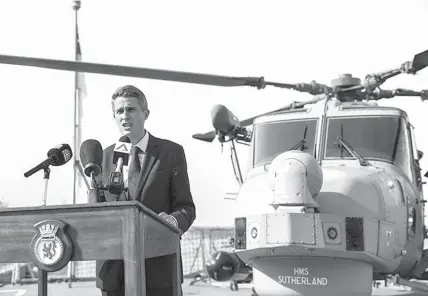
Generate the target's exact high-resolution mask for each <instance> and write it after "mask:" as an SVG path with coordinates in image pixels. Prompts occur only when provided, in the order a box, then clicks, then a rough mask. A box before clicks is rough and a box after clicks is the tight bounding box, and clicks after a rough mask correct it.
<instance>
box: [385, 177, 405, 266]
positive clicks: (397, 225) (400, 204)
mask: <svg viewBox="0 0 428 296" xmlns="http://www.w3.org/2000/svg"><path fill="white" fill-rule="evenodd" d="M395 184H396V186H395V189H396V190H398V194H394V195H390V196H385V200H384V202H385V210H386V223H385V224H384V225H383V227H382V226H381V230H380V231H381V233H379V235H380V237H379V239H380V242H379V243H380V245H379V247H380V249H379V255H380V256H381V257H385V258H388V259H392V258H393V257H396V256H397V255H398V254H399V253H400V252H401V250H403V249H404V248H405V246H406V241H407V225H406V223H404V222H405V221H407V202H406V195H405V193H404V190H403V185H402V184H401V182H400V181H399V180H395ZM382 228H383V229H382ZM382 253H383V254H382Z"/></svg>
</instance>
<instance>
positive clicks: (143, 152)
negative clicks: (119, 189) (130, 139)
mask: <svg viewBox="0 0 428 296" xmlns="http://www.w3.org/2000/svg"><path fill="white" fill-rule="evenodd" d="M148 144H149V133H148V132H147V131H146V133H145V135H144V137H143V138H141V140H140V141H138V143H137V144H135V146H138V148H140V151H139V152H138V159H139V160H140V166H142V165H143V163H144V157H145V156H146V152H147V145H148ZM130 164H131V157H129V162H128V165H124V166H123V170H122V176H123V182H124V184H125V187H128V171H129V165H130Z"/></svg>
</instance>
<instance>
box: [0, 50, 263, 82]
mask: <svg viewBox="0 0 428 296" xmlns="http://www.w3.org/2000/svg"><path fill="white" fill-rule="evenodd" d="M0 63H2V64H9V65H20V66H30V67H38V68H46V69H54V70H65V71H76V72H86V73H94V74H107V75H116V76H127V77H136V78H147V79H157V80H168V81H175V82H186V83H195V84H206V85H214V86H226V87H227V86H253V87H257V88H259V89H260V88H264V86H265V84H264V79H263V77H260V78H257V77H229V76H220V75H209V74H198V73H189V72H178V71H168V70H157V69H149V68H138V67H130V66H119V65H108V64H96V63H84V62H76V61H66V60H53V59H42V58H30V57H18V56H8V55H0Z"/></svg>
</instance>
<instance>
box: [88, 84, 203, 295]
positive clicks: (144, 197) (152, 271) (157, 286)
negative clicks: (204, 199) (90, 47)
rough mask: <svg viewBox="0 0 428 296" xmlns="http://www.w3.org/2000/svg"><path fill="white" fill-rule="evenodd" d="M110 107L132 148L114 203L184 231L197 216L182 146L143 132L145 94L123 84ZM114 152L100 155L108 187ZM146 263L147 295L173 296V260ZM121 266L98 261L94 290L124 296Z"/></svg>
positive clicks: (108, 198) (111, 198) (107, 197)
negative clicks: (130, 204) (133, 203)
mask: <svg viewBox="0 0 428 296" xmlns="http://www.w3.org/2000/svg"><path fill="white" fill-rule="evenodd" d="M112 108H113V116H114V118H115V120H116V124H117V126H118V129H119V131H120V133H121V134H123V135H126V136H128V137H129V139H130V140H131V144H132V149H131V155H130V157H129V165H128V166H124V167H123V177H124V182H125V187H128V193H127V196H126V195H125V194H122V195H121V196H120V197H118V199H119V200H125V199H129V200H138V201H140V202H141V203H142V204H143V205H144V206H146V207H148V208H149V209H151V210H152V211H154V212H156V213H157V214H159V216H160V217H162V218H163V219H165V220H167V221H168V222H170V223H172V224H173V225H175V226H177V227H178V228H180V229H181V230H182V231H183V232H186V231H187V230H188V229H189V227H190V226H191V225H192V223H193V221H194V220H195V218H196V214H195V205H194V203H193V199H192V194H191V192H190V185H189V178H188V174H187V164H186V157H185V153H184V150H183V147H182V146H180V145H179V144H177V143H174V142H172V141H168V140H164V139H160V138H157V137H155V136H153V135H152V134H150V133H148V132H147V131H146V130H145V128H144V123H145V121H146V120H147V118H148V116H149V109H148V105H147V100H146V97H145V95H144V93H143V92H142V91H141V90H139V89H138V88H136V87H134V86H132V85H127V86H124V87H120V88H119V89H117V90H116V92H115V93H114V94H113V96H112ZM113 149H114V145H111V146H109V147H108V148H106V149H105V150H104V156H103V163H102V169H103V173H102V181H103V184H107V181H108V178H109V176H110V173H111V172H112V171H114V169H115V165H114V164H113ZM116 199H117V196H113V195H112V194H110V193H109V192H108V191H106V192H105V200H106V201H109V202H110V201H115V200H116ZM180 261H181V260H180ZM145 262H146V289H147V296H163V295H165V296H167V295H168V296H170V295H173V289H174V285H177V284H179V283H174V282H173V280H172V278H173V275H174V270H173V266H174V265H173V262H174V256H173V255H168V256H162V257H156V258H151V259H148V260H146V261H145ZM123 264H124V263H123V260H107V261H97V265H96V286H97V287H98V288H99V289H101V291H102V295H103V296H124V295H125V292H124V270H123V267H124V266H123ZM181 269H182V266H181ZM182 282H183V279H181V283H182Z"/></svg>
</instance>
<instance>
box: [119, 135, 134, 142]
mask: <svg viewBox="0 0 428 296" xmlns="http://www.w3.org/2000/svg"><path fill="white" fill-rule="evenodd" d="M119 142H124V143H131V139H129V137H128V136H122V137H120V139H119Z"/></svg>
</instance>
